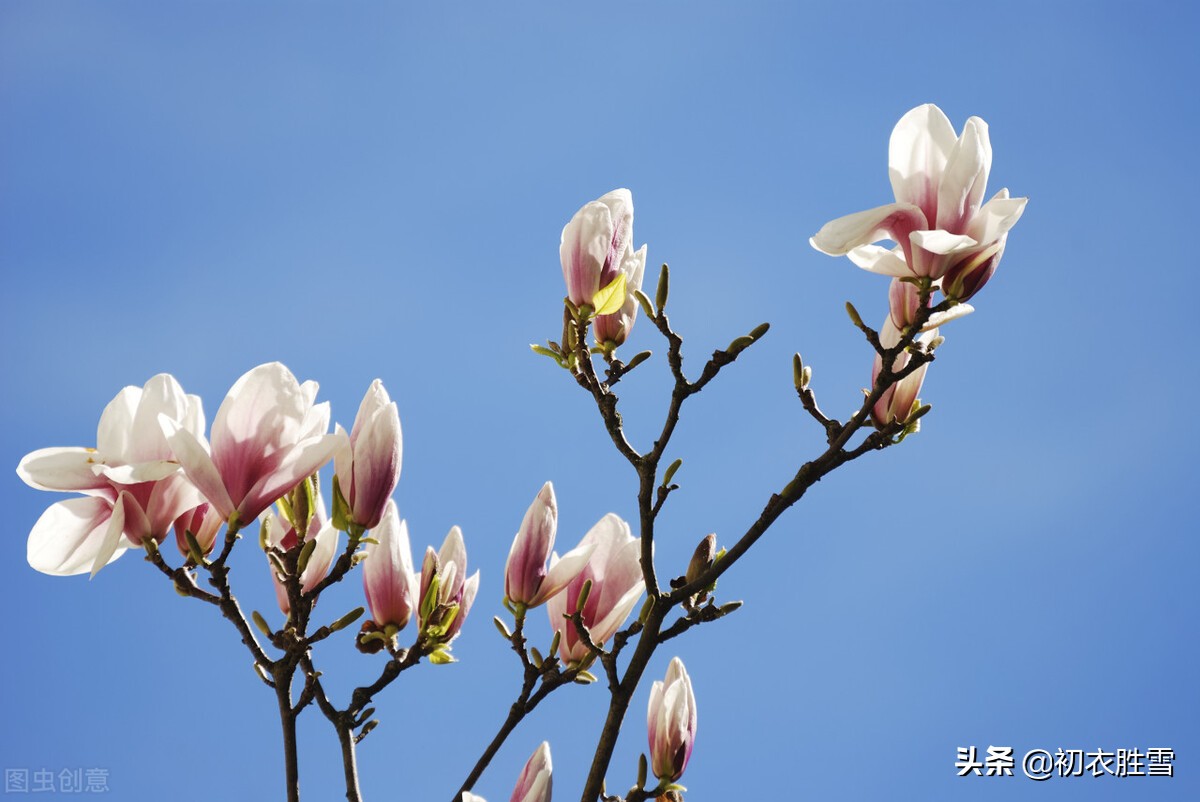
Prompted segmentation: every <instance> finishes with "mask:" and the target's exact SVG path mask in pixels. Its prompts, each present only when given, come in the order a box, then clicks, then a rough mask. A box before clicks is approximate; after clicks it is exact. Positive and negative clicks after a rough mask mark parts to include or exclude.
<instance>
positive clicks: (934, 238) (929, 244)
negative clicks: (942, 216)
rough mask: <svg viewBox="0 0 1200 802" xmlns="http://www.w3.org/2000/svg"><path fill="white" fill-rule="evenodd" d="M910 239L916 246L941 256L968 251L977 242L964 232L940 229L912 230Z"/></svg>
mask: <svg viewBox="0 0 1200 802" xmlns="http://www.w3.org/2000/svg"><path fill="white" fill-rule="evenodd" d="M910 240H911V242H912V244H913V245H916V246H917V247H918V248H920V249H922V250H924V251H928V252H929V253H936V254H940V255H942V256H945V255H947V254H952V253H961V252H963V251H969V250H970V249H972V248H974V247H975V246H976V245H978V244H979V243H978V242H976V241H975V240H973V239H971V238H970V237H968V236H966V235H964V234H951V233H949V232H948V231H941V230H934V231H914V232H913V233H912V235H911V237H910Z"/></svg>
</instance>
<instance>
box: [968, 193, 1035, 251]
mask: <svg viewBox="0 0 1200 802" xmlns="http://www.w3.org/2000/svg"><path fill="white" fill-rule="evenodd" d="M1028 201H1029V198H1010V197H1008V190H1007V189H1002V190H1000V191H999V192H997V193H996V194H995V195H994V196H992V199H991V200H989V201H988V202H987V203H985V204H983V206H982V207H980V209H979V213H978V214H976V215H975V217H974V218H973V219H972V220H971V225H970V227H969V228H968V229H967V233H968V234H970V235H971V236H972V237H973V238H974V239H976V240H978V241H979V242H980V243H990V242H995V241H996V240H998V239H999V238H1000V237H1002V236H1003V235H1005V234H1007V233H1008V230H1009V229H1011V228H1012V227H1013V226H1014V225H1016V223H1017V221H1018V220H1020V219H1021V215H1022V214H1024V213H1025V204H1026V203H1028Z"/></svg>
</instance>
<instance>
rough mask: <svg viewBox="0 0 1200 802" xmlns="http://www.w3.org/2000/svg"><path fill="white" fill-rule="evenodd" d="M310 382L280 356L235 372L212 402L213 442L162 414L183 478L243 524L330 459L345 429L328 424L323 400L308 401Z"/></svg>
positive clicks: (313, 396) (225, 516) (226, 516)
mask: <svg viewBox="0 0 1200 802" xmlns="http://www.w3.org/2000/svg"><path fill="white" fill-rule="evenodd" d="M316 395H317V384H316V382H311V381H310V382H305V383H304V384H300V383H299V382H297V381H296V377H295V376H293V375H292V372H291V371H289V370H288V369H287V368H286V367H284V366H283V365H281V364H280V363H278V362H271V363H268V364H265V365H259V366H258V367H256V368H254V369H253V370H251V371H249V372H248V373H246V374H244V375H243V376H242V377H241V378H240V379H238V380H237V381H236V382H235V383H234V385H233V387H232V388H231V389H230V390H229V394H228V395H226V396H225V400H224V401H223V402H222V403H221V407H220V409H218V410H217V416H216V418H215V419H214V420H213V426H212V441H211V445H210V444H209V443H208V442H206V441H205V440H204V437H203V435H202V434H198V433H196V432H193V431H189V430H187V429H185V428H183V427H181V426H179V425H178V424H175V423H173V422H172V421H170V420H168V419H166V418H165V417H164V418H163V420H162V423H163V426H164V428H165V430H166V432H167V439H168V441H169V442H170V444H171V448H172V450H173V451H174V452H175V456H176V458H177V459H178V460H179V464H180V465H182V466H183V469H184V471H185V472H186V473H187V476H188V478H189V479H191V480H192V482H193V483H194V484H195V485H196V487H197V488H199V489H200V492H201V493H203V494H204V497H205V498H206V499H208V501H209V502H210V503H211V504H212V505H213V506H214V507H216V508H217V511H218V512H219V513H220V514H221V517H222V518H223V519H225V520H226V521H228V520H230V519H231V517H232V516H233V515H234V513H236V514H237V523H238V525H245V524H246V523H249V522H250V521H252V520H253V519H255V518H257V517H258V515H259V513H261V512H262V511H263V510H265V509H266V508H267V507H269V506H271V505H272V504H274V503H275V502H276V501H277V500H278V499H280V498H282V497H283V496H284V495H285V494H287V493H288V492H290V491H291V490H292V488H294V487H295V486H296V485H298V484H299V483H300V482H301V481H302V480H303V479H304V478H305V477H307V476H309V475H310V474H312V473H313V472H314V471H316V470H317V469H318V468H319V467H321V465H323V464H324V463H325V462H327V461H328V460H329V458H330V457H331V456H333V453H334V452H335V451H336V450H337V449H338V447H339V446H340V445H341V444H342V443H343V442H344V439H345V435H344V434H326V432H327V431H328V430H329V404H328V402H326V403H322V404H316V403H314V402H315V400H316Z"/></svg>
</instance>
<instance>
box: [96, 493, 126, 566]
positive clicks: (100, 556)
mask: <svg viewBox="0 0 1200 802" xmlns="http://www.w3.org/2000/svg"><path fill="white" fill-rule="evenodd" d="M127 498H129V494H128V493H122V494H121V495H119V496H118V497H117V503H116V504H113V508H112V516H111V517H110V518H109V519H108V528H107V529H106V530H105V532H104V537H103V538H102V539H101V540H100V544H99V546H98V548H97V549H96V556H95V558H94V559H93V560H92V573H91V575H92V576H95V575H96V574H97V573H99V572H100V569H101V568H103V567H104V566H106V565H108V564H109V563H110V562H112V561H113V560H115V559H116V558H117V550H118V549H119V548H120V545H121V539H122V537H123V536H124V533H125V499H127ZM134 504H135V505H136V502H134ZM126 542H128V541H126ZM122 551H123V549H122Z"/></svg>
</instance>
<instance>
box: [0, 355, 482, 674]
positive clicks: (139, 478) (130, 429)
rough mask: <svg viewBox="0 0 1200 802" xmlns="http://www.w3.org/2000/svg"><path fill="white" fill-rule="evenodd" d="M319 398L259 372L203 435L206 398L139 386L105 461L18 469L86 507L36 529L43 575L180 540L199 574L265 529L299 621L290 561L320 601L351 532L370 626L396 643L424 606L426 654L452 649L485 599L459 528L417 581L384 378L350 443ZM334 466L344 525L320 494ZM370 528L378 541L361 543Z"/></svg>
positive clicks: (62, 510) (281, 375)
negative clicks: (252, 529)
mask: <svg viewBox="0 0 1200 802" xmlns="http://www.w3.org/2000/svg"><path fill="white" fill-rule="evenodd" d="M316 396H317V384H316V383H315V382H304V383H303V384H302V383H300V382H299V381H297V380H296V377H295V376H293V375H292V373H291V371H289V370H288V369H287V368H286V367H284V366H283V365H281V364H279V363H278V362H272V363H269V364H265V365H260V366H258V367H256V368H254V369H253V370H250V371H249V372H247V373H246V374H245V375H243V376H242V377H241V378H239V379H238V380H237V382H235V383H234V385H233V387H232V388H231V389H230V390H229V393H228V394H227V395H226V396H225V399H224V401H223V402H222V403H221V406H220V408H218V410H217V414H216V417H215V418H214V420H213V424H212V430H211V432H210V434H209V436H208V437H206V436H205V418H204V412H203V408H202V404H201V401H200V399H199V398H198V397H196V396H194V395H187V394H186V393H184V392H183V389H182V388H181V387H180V386H179V383H178V382H177V381H176V380H175V379H174V378H173V377H172V376H169V375H167V374H161V375H158V376H155V377H154V378H152V379H150V381H148V382H147V383H146V385H145V386H144V387H141V388H138V387H126V388H125V389H123V390H122V391H121V392H120V393H118V394H117V397H116V398H115V399H113V401H112V402H111V403H110V404H109V405H108V406H107V407H106V408H105V410H104V412H103V414H102V415H101V416H100V426H99V429H98V431H97V434H96V447H95V448H47V449H41V450H39V451H35V452H33V453H31V454H29V455H27V456H26V457H25V458H24V459H23V460H21V463H20V465H19V466H18V468H17V473H18V475H20V477H21V478H22V479H23V480H25V482H26V483H27V484H29V485H30V486H32V487H35V488H38V489H41V490H54V491H74V492H79V493H82V494H83V497H82V498H76V499H70V500H67V501H60V502H58V503H56V504H53V505H51V506H50V508H49V509H47V510H46V512H45V513H44V514H43V515H42V516H41V517H40V518H39V519H38V521H37V523H36V524H34V527H33V530H32V532H31V533H30V535H29V547H28V558H29V563H30V565H32V566H33V567H34V568H36V569H37V570H39V571H42V572H43V573H48V574H56V575H71V574H80V573H91V574H93V575H94V574H95V573H96V572H97V571H99V570H100V569H101V568H103V567H104V566H105V565H107V564H108V563H109V562H111V561H112V560H114V559H116V558H117V557H119V556H120V555H121V553H122V552H124V551H125V550H126V549H129V548H131V547H147V548H152V547H155V546H157V545H158V544H161V543H162V542H163V541H164V540H165V539H166V538H167V536H168V535H170V534H172V533H173V534H174V535H175V541H176V544H177V545H178V547H179V551H180V552H181V554H182V555H183V557H184V558H185V559H186V560H188V564H189V565H192V566H195V565H200V564H201V563H202V562H204V561H205V560H206V559H207V557H208V556H210V555H211V554H212V552H213V551H214V548H215V547H216V545H217V543H218V542H219V541H218V534H219V531H220V529H221V527H222V525H224V526H225V527H226V529H227V532H226V541H225V542H226V543H228V545H229V546H232V543H233V537H234V535H236V534H237V532H238V531H239V530H241V529H243V528H244V527H245V526H246V525H248V524H249V523H250V522H252V521H253V520H255V519H259V520H260V523H261V528H262V539H261V542H262V544H263V547H264V549H265V550H266V551H267V553H268V557H269V558H270V564H271V578H272V580H273V581H274V584H275V590H276V595H277V597H278V601H279V607H280V609H281V610H282V611H283V612H284V614H285V615H286V614H290V613H291V606H292V598H290V597H289V592H288V586H287V579H288V577H287V575H286V573H287V572H286V570H284V568H283V565H284V558H285V557H287V556H288V555H293V556H295V557H296V568H297V569H298V584H299V590H300V593H301V594H310V593H313V592H315V591H316V589H317V588H318V586H319V585H320V583H321V582H322V580H324V579H325V578H326V576H327V575H328V574H329V572H330V570H331V567H332V566H333V564H334V557H335V555H336V554H337V551H338V531H339V530H341V531H344V532H347V533H348V534H349V535H350V537H351V538H352V540H353V541H354V543H355V544H357V543H359V542H363V543H364V545H365V548H364V549H363V551H362V555H363V557H364V566H363V586H364V591H365V594H366V597H367V603H368V606H369V607H370V609H371V614H372V616H373V621H372V622H370V625H369V629H371V630H372V631H376V630H377V631H381V632H385V633H386V638H385V640H390V639H391V638H394V636H395V634H396V633H397V632H398V631H399V630H400V629H402V628H404V626H406V625H407V623H408V621H409V619H410V617H411V615H412V612H413V611H414V610H415V609H417V608H418V606H420V608H421V609H420V616H419V622H420V626H421V630H422V633H423V637H425V639H426V645H427V646H429V647H430V648H433V649H434V650H435V651H437V650H444V649H445V647H447V646H448V645H449V643H450V642H451V641H452V640H453V639H454V638H455V636H456V635H457V634H458V633H459V631H460V630H461V628H462V625H463V622H464V621H465V620H466V617H467V613H468V611H469V610H470V607H471V602H472V601H473V600H474V597H475V593H476V592H477V590H478V586H479V574H478V572H476V574H474V575H473V576H471V577H467V575H466V548H465V545H464V543H463V538H462V533H461V532H460V531H459V530H458V528H457V527H455V528H454V529H452V530H451V533H450V535H449V536H448V537H447V539H446V543H445V545H443V547H442V550H441V552H434V551H433V550H432V549H430V550H429V552H428V553H427V555H426V557H425V562H424V565H423V568H422V572H421V573H420V574H419V575H418V574H416V573H415V572H414V571H413V566H412V556H411V551H410V549H409V542H408V529H407V526H406V525H405V524H404V522H403V521H401V520H400V519H399V515H398V513H397V511H396V505H395V502H394V501H392V499H391V496H392V493H393V491H394V490H395V488H396V484H397V482H398V481H399V478H400V462H401V459H400V457H401V435H400V416H399V413H398V412H397V409H396V404H395V403H394V402H393V401H392V400H391V399H390V398H389V397H388V394H387V391H386V390H385V389H384V387H383V384H382V383H381V382H380V381H378V380H376V381H375V382H373V383H372V384H371V387H370V389H368V391H367V393H366V396H365V397H364V398H363V401H362V404H361V405H360V407H359V410H358V414H357V416H356V417H355V420H354V425H353V427H352V429H351V430H350V432H349V433H347V432H346V431H345V430H344V429H342V427H341V426H338V427H337V428H336V430H335V431H334V432H333V433H330V432H329V424H330V409H329V404H328V403H327V402H326V403H317V401H316ZM330 460H332V461H333V464H334V474H335V476H334V480H333V514H332V515H330V514H329V513H327V510H326V505H325V503H324V500H323V498H322V496H321V492H320V488H319V486H318V482H317V472H318V471H319V470H320V469H321V468H322V467H323V466H325V465H326V464H327V463H329V462H330ZM368 531H370V532H371V533H372V534H374V535H375V537H373V538H366V537H364V536H365V535H366V533H367V532H368ZM431 587H432V588H434V589H435V590H433V591H432V592H430V588H431ZM426 597H428V598H426ZM426 601H427V602H428V604H423V603H424V602H426ZM443 656H444V652H443Z"/></svg>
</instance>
